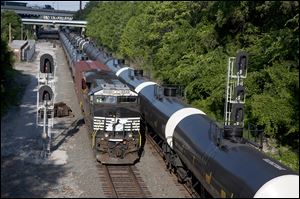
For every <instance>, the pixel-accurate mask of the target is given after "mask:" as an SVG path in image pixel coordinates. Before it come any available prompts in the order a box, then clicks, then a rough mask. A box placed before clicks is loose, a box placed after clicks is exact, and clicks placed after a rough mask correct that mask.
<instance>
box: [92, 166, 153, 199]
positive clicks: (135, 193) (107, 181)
mask: <svg viewBox="0 0 300 199" xmlns="http://www.w3.org/2000/svg"><path fill="white" fill-rule="evenodd" d="M98 167H99V169H100V178H101V179H102V182H103V186H102V187H103V191H104V194H105V196H106V197H109V198H149V197H151V193H150V192H149V191H148V188H147V186H146V185H145V183H144V182H143V180H142V178H141V177H140V176H139V173H138V170H137V168H136V167H135V166H130V165H98Z"/></svg>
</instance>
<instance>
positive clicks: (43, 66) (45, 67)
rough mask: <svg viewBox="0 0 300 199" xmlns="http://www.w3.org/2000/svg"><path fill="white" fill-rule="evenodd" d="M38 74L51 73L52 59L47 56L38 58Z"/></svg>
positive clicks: (52, 67) (52, 68) (52, 70)
mask: <svg viewBox="0 0 300 199" xmlns="http://www.w3.org/2000/svg"><path fill="white" fill-rule="evenodd" d="M40 72H41V73H53V72H54V61H53V57H52V56H51V55H49V54H43V55H42V56H41V58H40Z"/></svg>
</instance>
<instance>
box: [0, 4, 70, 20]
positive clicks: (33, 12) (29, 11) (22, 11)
mask: <svg viewBox="0 0 300 199" xmlns="http://www.w3.org/2000/svg"><path fill="white" fill-rule="evenodd" d="M4 10H11V11H15V12H16V13H17V14H18V15H21V16H22V17H28V16H44V17H47V18H55V19H68V20H72V19H73V15H74V14H75V11H68V10H52V9H36V8H30V7H21V6H8V5H5V6H1V12H2V11H4Z"/></svg>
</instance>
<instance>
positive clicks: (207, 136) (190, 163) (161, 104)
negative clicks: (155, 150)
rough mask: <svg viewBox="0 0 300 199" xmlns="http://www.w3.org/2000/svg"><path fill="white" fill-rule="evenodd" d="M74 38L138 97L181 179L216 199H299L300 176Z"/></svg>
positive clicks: (149, 125)
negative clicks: (279, 198) (202, 189)
mask: <svg viewBox="0 0 300 199" xmlns="http://www.w3.org/2000/svg"><path fill="white" fill-rule="evenodd" d="M69 37H70V38H74V39H75V40H76V41H77V43H79V44H80V48H81V49H82V50H83V52H85V53H86V55H87V56H88V57H89V58H90V59H92V60H97V61H99V62H101V63H103V64H105V65H106V66H107V67H108V68H109V69H111V70H112V71H113V72H114V73H115V74H116V76H118V77H119V78H120V79H121V80H122V81H123V82H124V83H126V84H127V85H128V86H129V87H130V88H132V89H134V90H135V92H136V93H138V94H139V96H140V105H141V114H142V118H143V120H144V121H146V124H145V125H146V129H147V128H152V129H153V130H155V132H156V133H157V135H159V136H160V138H161V139H162V140H163V144H162V147H163V151H164V156H165V160H166V161H167V164H168V165H169V166H170V168H172V169H173V170H175V171H176V172H177V175H178V177H179V178H180V180H181V181H183V182H189V183H192V184H193V185H194V186H196V184H198V183H201V186H202V187H204V188H205V190H206V192H208V193H209V195H211V196H213V197H297V198H298V197H299V174H298V173H296V172H294V171H292V170H291V169H290V168H288V167H286V166H284V165H283V164H281V163H280V162H278V161H276V160H274V159H272V158H270V157H268V156H267V155H265V154H264V153H262V152H260V151H258V150H256V149H254V148H253V147H252V146H250V145H248V144H247V143H245V142H243V139H242V138H241V139H236V137H234V139H232V137H230V136H226V137H225V136H224V128H223V127H222V126H220V125H219V124H217V123H216V122H215V121H213V120H212V119H210V118H209V117H208V116H207V115H206V114H205V113H204V112H203V111H201V110H199V109H195V108H192V107H191V106H190V105H187V104H185V103H184V102H182V101H181V100H179V98H177V97H176V96H174V93H175V91H174V90H173V88H163V87H161V86H160V85H158V84H157V83H155V82H152V81H149V80H148V79H146V78H144V77H142V72H140V71H136V70H134V69H133V68H130V67H128V66H126V65H124V60H118V59H115V58H113V57H112V56H111V54H108V53H106V52H103V51H101V48H99V49H98V48H96V47H95V46H94V44H93V43H92V42H90V41H88V40H87V39H84V38H82V37H80V36H78V35H76V34H74V33H69ZM228 135H230V133H229V134H228ZM237 140H240V141H237Z"/></svg>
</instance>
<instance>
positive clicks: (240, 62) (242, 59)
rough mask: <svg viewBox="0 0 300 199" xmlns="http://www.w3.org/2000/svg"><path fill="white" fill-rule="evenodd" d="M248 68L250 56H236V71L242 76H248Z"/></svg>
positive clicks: (243, 54) (243, 53)
mask: <svg viewBox="0 0 300 199" xmlns="http://www.w3.org/2000/svg"><path fill="white" fill-rule="evenodd" d="M247 66H248V54H247V53H246V52H239V53H238V54H237V56H236V69H237V72H239V73H240V75H244V76H245V75H246V71H247Z"/></svg>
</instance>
